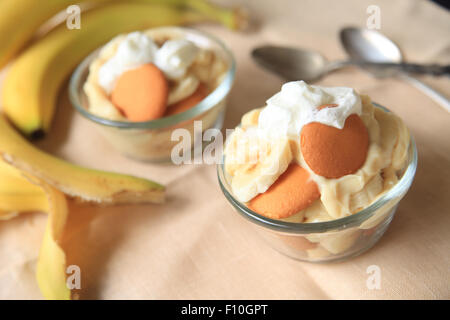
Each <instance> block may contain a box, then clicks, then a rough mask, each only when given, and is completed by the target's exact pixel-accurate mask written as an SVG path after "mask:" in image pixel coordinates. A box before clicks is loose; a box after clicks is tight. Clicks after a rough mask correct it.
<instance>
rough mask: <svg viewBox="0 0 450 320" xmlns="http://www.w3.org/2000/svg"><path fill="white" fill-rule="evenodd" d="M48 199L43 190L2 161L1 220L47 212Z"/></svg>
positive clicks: (0, 188) (0, 175) (0, 170)
mask: <svg viewBox="0 0 450 320" xmlns="http://www.w3.org/2000/svg"><path fill="white" fill-rule="evenodd" d="M46 209H47V199H46V196H45V193H44V192H43V191H42V189H41V188H39V187H38V186H35V185H33V184H31V183H30V182H29V181H28V180H27V179H26V178H25V177H24V176H23V175H22V173H21V172H20V171H19V170H17V169H16V168H14V167H13V166H11V165H9V164H7V163H5V162H4V161H2V160H0V220H6V219H9V218H12V217H14V216H16V215H17V214H18V213H20V212H26V211H45V210H46Z"/></svg>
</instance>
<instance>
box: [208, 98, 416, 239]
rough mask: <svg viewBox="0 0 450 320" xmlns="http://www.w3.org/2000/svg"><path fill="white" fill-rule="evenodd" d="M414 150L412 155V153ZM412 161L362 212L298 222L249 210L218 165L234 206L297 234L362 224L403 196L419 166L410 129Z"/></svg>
mask: <svg viewBox="0 0 450 320" xmlns="http://www.w3.org/2000/svg"><path fill="white" fill-rule="evenodd" d="M372 104H373V105H374V106H376V107H378V108H381V109H383V110H385V111H387V112H391V111H390V110H389V109H387V108H385V107H383V106H382V105H380V104H378V103H376V102H373V101H372ZM411 153H412V154H411ZM408 154H409V162H408V165H407V167H406V170H405V172H404V173H403V175H402V177H401V178H400V180H399V181H397V183H396V184H395V185H394V186H393V187H392V188H391V189H389V190H388V191H387V192H385V193H384V194H383V195H382V196H381V197H379V198H378V199H377V200H376V201H375V202H373V203H372V204H371V205H369V206H368V207H367V208H365V209H363V210H361V211H358V212H356V213H354V214H352V215H349V216H346V217H342V218H339V219H335V220H330V221H324V222H313V223H297V222H286V221H282V220H276V219H271V218H267V217H265V216H263V215H260V214H259V213H256V212H254V211H253V210H251V209H249V208H248V207H247V206H246V205H245V204H243V203H242V202H240V201H239V200H237V199H235V198H234V196H233V195H232V194H231V193H230V192H229V191H228V189H227V187H226V186H225V185H224V181H223V180H224V179H225V176H224V163H225V161H222V162H221V163H220V164H218V165H217V177H218V180H219V185H220V189H221V190H222V192H223V194H224V195H225V198H227V200H228V201H229V202H230V203H231V205H232V206H233V207H234V208H235V209H236V210H237V211H238V212H239V213H240V214H241V215H242V216H244V217H245V218H247V219H248V220H250V221H251V222H254V223H256V224H258V225H260V226H262V227H265V228H269V229H272V230H276V231H279V232H285V233H296V234H306V233H323V232H327V231H333V230H335V231H336V230H342V229H347V228H350V227H354V226H359V225H360V224H361V223H362V222H364V221H366V220H367V219H369V218H370V217H372V216H373V215H374V214H375V212H376V211H377V210H378V209H379V208H381V207H383V206H384V205H385V204H387V203H389V202H390V201H391V200H393V199H395V198H396V197H398V196H400V195H401V194H402V193H403V192H406V191H408V189H409V187H410V186H411V184H412V181H413V180H414V176H415V173H416V169H417V160H418V156H417V148H416V143H415V141H414V138H413V136H412V134H411V132H410V140H409V146H408ZM224 159H225V156H223V159H222V160H224Z"/></svg>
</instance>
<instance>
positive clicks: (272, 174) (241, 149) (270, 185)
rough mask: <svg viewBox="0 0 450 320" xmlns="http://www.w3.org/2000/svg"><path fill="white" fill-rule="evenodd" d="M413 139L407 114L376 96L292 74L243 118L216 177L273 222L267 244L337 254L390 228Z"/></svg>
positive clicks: (303, 254)
mask: <svg viewBox="0 0 450 320" xmlns="http://www.w3.org/2000/svg"><path fill="white" fill-rule="evenodd" d="M412 148H413V144H412V143H411V138H410V135H409V131H408V129H407V128H406V126H405V125H404V123H403V122H402V121H401V119H400V118H398V117H397V116H395V115H394V114H393V113H391V112H389V111H387V110H386V109H383V108H381V107H377V106H374V105H373V104H372V103H371V101H370V99H369V97H367V96H364V95H361V96H360V95H359V94H358V93H356V92H355V90H353V89H351V88H345V87H334V88H327V87H319V86H310V85H307V84H306V83H305V82H303V81H295V82H289V83H286V84H284V85H283V87H282V89H281V91H280V92H279V93H277V94H275V95H274V96H273V97H271V98H270V99H269V100H267V105H266V106H265V107H264V108H261V109H255V110H252V111H250V112H248V113H247V114H245V115H244V116H243V117H242V121H241V125H240V126H239V127H238V128H236V129H235V131H234V132H233V134H232V135H231V136H230V137H229V138H228V139H227V142H226V146H225V158H224V164H223V165H221V166H219V180H220V182H221V186H222V189H223V190H224V192H225V195H226V196H227V198H228V199H229V200H230V201H231V203H232V204H233V205H234V206H235V207H236V208H237V209H238V211H239V212H241V213H243V214H244V216H246V217H250V218H251V219H252V220H253V221H255V222H257V223H258V224H259V225H261V226H263V227H264V228H263V230H264V229H265V231H267V229H270V231H273V232H263V233H264V235H265V237H266V238H267V237H269V243H271V244H272V245H274V246H276V247H277V248H278V249H280V250H281V251H283V252H284V253H286V254H288V255H290V256H293V257H296V258H299V259H305V260H310V261H323V260H334V259H338V258H342V257H345V256H348V255H350V254H355V253H358V252H360V251H362V250H364V249H366V248H368V247H369V246H370V245H372V244H373V243H374V242H375V241H376V240H377V239H378V238H379V237H380V236H381V234H382V233H383V232H384V230H385V229H386V227H387V225H388V223H389V222H390V219H392V215H393V213H394V211H395V210H394V209H395V208H394V207H395V205H396V204H397V202H398V201H399V200H400V198H401V196H402V195H403V194H404V193H405V192H406V190H407V188H408V187H409V184H410V183H411V181H412V177H413V175H414V170H415V164H413V165H412V167H411V168H409V167H410V166H411V163H412V162H414V161H413V158H415V153H414V152H413V153H414V154H412V153H411V152H412V151H413V150H412ZM407 168H408V169H409V170H410V171H409V172H408V177H409V176H410V177H409V178H410V180H411V181H409V184H408V185H407V186H406V187H405V188H403V189H402V190H400V191H401V192H400V191H399V190H397V189H398V185H400V186H401V185H403V184H404V183H405V180H404V181H402V183H400V182H401V181H400V180H402V179H404V178H405V176H406V174H405V170H406V169H407ZM411 171H412V173H411ZM395 186H397V189H396V188H395ZM394 189H395V190H394ZM394 191H395V192H397V191H398V192H397V193H398V194H397V193H396V196H395V197H393V196H392V195H393V193H394ZM341 222H342V224H340V223H341Z"/></svg>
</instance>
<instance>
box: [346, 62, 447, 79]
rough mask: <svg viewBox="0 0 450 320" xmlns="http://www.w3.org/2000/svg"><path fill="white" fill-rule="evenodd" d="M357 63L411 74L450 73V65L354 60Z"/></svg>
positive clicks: (369, 67) (370, 67)
mask: <svg viewBox="0 0 450 320" xmlns="http://www.w3.org/2000/svg"><path fill="white" fill-rule="evenodd" d="M352 62H353V63H354V64H355V65H357V66H359V67H361V68H364V69H371V70H378V71H393V72H395V71H401V72H406V73H410V74H429V75H433V76H443V75H450V65H446V66H443V65H438V64H416V63H390V62H366V61H352Z"/></svg>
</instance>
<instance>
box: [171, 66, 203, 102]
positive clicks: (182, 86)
mask: <svg viewBox="0 0 450 320" xmlns="http://www.w3.org/2000/svg"><path fill="white" fill-rule="evenodd" d="M199 84H200V81H199V80H198V78H197V77H196V76H194V75H192V74H190V75H187V76H186V77H184V78H182V79H181V80H180V81H178V82H177V83H176V84H175V86H174V87H172V88H171V89H170V92H169V98H168V101H167V104H168V105H169V106H170V105H172V104H174V103H177V102H179V101H181V100H183V99H185V98H187V97H189V96H190V95H192V94H193V93H194V92H195V90H197V88H198V85H199Z"/></svg>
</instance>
